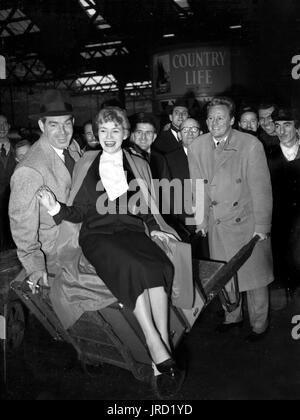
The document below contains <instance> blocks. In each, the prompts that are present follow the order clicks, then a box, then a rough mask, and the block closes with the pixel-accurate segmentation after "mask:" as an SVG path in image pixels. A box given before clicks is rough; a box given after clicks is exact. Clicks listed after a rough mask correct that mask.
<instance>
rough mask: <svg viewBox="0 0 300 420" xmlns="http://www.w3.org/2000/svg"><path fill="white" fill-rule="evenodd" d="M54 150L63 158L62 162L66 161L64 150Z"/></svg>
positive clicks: (54, 148) (55, 148)
mask: <svg viewBox="0 0 300 420" xmlns="http://www.w3.org/2000/svg"><path fill="white" fill-rule="evenodd" d="M51 147H52V149H53V150H54V152H55V153H56V154H57V155H58V156H59V157H60V158H61V160H62V161H63V162H64V161H65V157H64V151H63V149H57V147H54V146H52V145H51Z"/></svg>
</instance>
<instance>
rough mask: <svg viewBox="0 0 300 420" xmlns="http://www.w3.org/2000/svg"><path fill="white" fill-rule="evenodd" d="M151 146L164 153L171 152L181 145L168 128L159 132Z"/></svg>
mask: <svg viewBox="0 0 300 420" xmlns="http://www.w3.org/2000/svg"><path fill="white" fill-rule="evenodd" d="M152 147H153V149H155V150H157V151H158V152H160V153H162V154H164V155H165V154H166V153H171V152H173V151H174V150H176V149H178V148H180V147H181V146H180V143H179V142H178V140H177V139H176V138H175V137H174V135H173V133H172V131H171V129H169V130H167V131H162V132H161V133H160V135H159V136H158V137H157V139H156V140H155V142H154V143H153V146H152Z"/></svg>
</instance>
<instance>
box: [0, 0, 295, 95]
mask: <svg viewBox="0 0 300 420" xmlns="http://www.w3.org/2000/svg"><path fill="white" fill-rule="evenodd" d="M275 3H276V7H275ZM283 3H284V5H283ZM287 4H288V6H287ZM299 4H300V2H299V0H286V2H281V1H280V0H1V2H0V55H4V57H5V58H6V61H7V77H8V78H7V80H6V81H4V82H3V81H0V83H1V84H2V83H4V84H13V85H29V86H31V85H35V84H38V85H42V84H45V85H49V84H55V85H59V86H66V87H67V88H70V89H72V90H74V91H76V92H89V91H95V92H107V91H114V90H116V89H118V84H119V82H120V81H121V83H122V86H125V89H126V90H127V91H130V90H131V91H132V94H133V95H134V94H136V93H134V92H137V91H138V90H139V89H141V90H145V89H146V88H145V87H146V86H147V89H149V86H151V82H150V79H151V72H150V70H151V63H150V60H151V55H152V53H153V52H155V51H156V50H157V49H159V48H168V47H169V46H172V45H178V44H188V43H191V42H205V43H208V42H217V41H220V40H221V41H222V42H223V43H224V44H227V45H228V44H229V45H245V44H251V45H254V46H256V45H259V43H260V42H261V39H262V38H263V37H262V32H261V28H262V26H266V25H272V24H274V22H273V21H272V19H273V16H274V13H275V12H274V10H275V9H276V8H277V9H276V10H277V12H276V13H277V15H278V16H281V15H282V16H283V17H282V19H284V18H286V19H287V20H286V22H287V23H289V27H290V28H298V23H299V20H300V13H299ZM280 7H281V8H282V13H281V11H280V10H281V9H280ZM286 10H288V14H289V16H286V15H285V11H286ZM277 15H276V16H277ZM266 19H267V20H269V21H268V23H266ZM297 19H298V20H297ZM273 20H274V19H273ZM269 27H270V26H269ZM295 31H296V29H295ZM277 32H278V38H280V31H279V30H278V31H277ZM277 32H276V33H277ZM265 33H267V31H265ZM274 33H275V31H273V36H274ZM295 34H296V35H297V36H296V35H295V37H294V39H295V43H296V42H297V39H299V30H298V29H297V32H295Z"/></svg>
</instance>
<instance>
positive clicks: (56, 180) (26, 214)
mask: <svg viewBox="0 0 300 420" xmlns="http://www.w3.org/2000/svg"><path fill="white" fill-rule="evenodd" d="M72 149H73V148H72ZM70 154H71V155H72V157H73V158H74V159H75V160H78V159H79V157H80V156H79V155H78V154H77V153H76V152H75V151H74V150H70ZM42 185H47V186H48V187H49V188H51V190H52V191H53V192H54V194H55V195H56V197H57V199H58V200H59V201H63V202H66V200H67V198H68V196H69V193H70V188H71V176H70V173H69V172H68V170H67V168H66V166H65V164H64V163H63V161H62V160H61V159H60V157H59V156H58V155H57V153H56V152H55V151H54V149H53V148H52V147H51V146H50V144H49V142H48V140H47V139H46V138H45V137H44V136H42V137H41V138H40V140H38V141H37V142H36V143H35V144H34V145H33V146H32V148H31V150H30V152H29V153H28V155H27V156H26V157H25V159H24V161H22V162H21V163H20V164H19V165H18V166H17V168H16V170H15V172H14V174H13V176H12V178H11V196H10V202H9V216H10V223H11V231H12V235H13V238H14V241H15V243H16V245H17V253H18V257H19V259H20V261H21V263H22V265H23V267H24V268H25V270H26V272H27V274H28V275H30V274H32V273H33V272H34V271H39V270H46V258H45V257H47V260H48V259H49V261H50V260H51V259H52V257H53V258H54V253H55V252H54V245H55V241H56V238H57V236H58V231H59V227H58V226H56V224H55V222H54V220H53V218H52V217H51V216H50V215H49V214H48V213H47V210H46V209H45V208H44V207H43V206H40V205H39V202H38V200H37V198H36V193H37V191H38V189H39V188H40V187H41V186H42ZM47 262H48V261H47Z"/></svg>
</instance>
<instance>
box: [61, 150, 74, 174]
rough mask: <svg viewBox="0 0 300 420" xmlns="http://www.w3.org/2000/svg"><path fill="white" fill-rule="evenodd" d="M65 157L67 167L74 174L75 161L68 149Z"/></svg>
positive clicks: (65, 151)
mask: <svg viewBox="0 0 300 420" xmlns="http://www.w3.org/2000/svg"><path fill="white" fill-rule="evenodd" d="M63 154H64V157H65V165H66V168H67V169H68V171H69V172H70V175H71V176H72V175H73V170H74V166H75V161H74V159H73V158H72V156H71V155H70V152H69V150H68V149H64V152H63Z"/></svg>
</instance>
